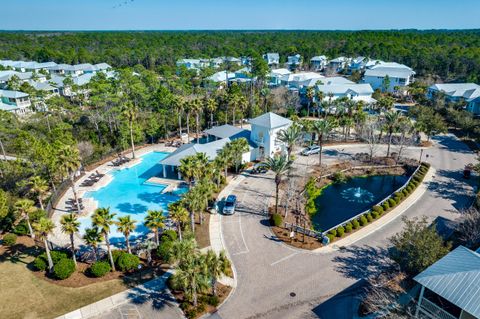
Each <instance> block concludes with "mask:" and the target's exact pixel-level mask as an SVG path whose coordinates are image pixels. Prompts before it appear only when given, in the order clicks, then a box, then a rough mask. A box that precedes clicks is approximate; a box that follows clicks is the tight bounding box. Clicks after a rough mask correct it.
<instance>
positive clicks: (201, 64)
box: [177, 59, 208, 70]
mask: <svg viewBox="0 0 480 319" xmlns="http://www.w3.org/2000/svg"><path fill="white" fill-rule="evenodd" d="M207 66H208V61H207V60H203V59H180V60H178V61H177V68H179V67H185V68H186V69H187V70H200V69H203V68H206V67H207Z"/></svg>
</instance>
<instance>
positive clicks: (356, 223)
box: [352, 219, 360, 229]
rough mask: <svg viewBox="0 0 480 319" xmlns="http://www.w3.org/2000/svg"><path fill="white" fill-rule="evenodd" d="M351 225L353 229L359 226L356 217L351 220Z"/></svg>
mask: <svg viewBox="0 0 480 319" xmlns="http://www.w3.org/2000/svg"><path fill="white" fill-rule="evenodd" d="M352 227H353V229H357V228H358V227H360V222H359V221H358V220H357V219H354V220H353V221H352Z"/></svg>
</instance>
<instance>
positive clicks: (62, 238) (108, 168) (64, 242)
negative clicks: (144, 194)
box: [49, 143, 182, 247]
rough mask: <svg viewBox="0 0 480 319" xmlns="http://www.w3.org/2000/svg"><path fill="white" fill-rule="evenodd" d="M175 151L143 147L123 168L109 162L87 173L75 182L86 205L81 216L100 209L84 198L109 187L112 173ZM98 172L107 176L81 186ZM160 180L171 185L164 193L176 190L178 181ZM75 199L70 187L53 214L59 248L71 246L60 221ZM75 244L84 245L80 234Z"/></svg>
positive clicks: (54, 233)
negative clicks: (155, 154)
mask: <svg viewBox="0 0 480 319" xmlns="http://www.w3.org/2000/svg"><path fill="white" fill-rule="evenodd" d="M175 150H176V148H174V147H168V146H165V144H163V143H162V144H154V145H149V146H146V147H143V148H140V149H138V150H136V151H135V156H136V158H135V159H133V160H131V161H130V162H128V163H125V164H123V165H121V166H118V167H115V166H113V165H112V163H111V161H109V162H107V163H104V164H102V165H100V166H98V167H96V168H95V169H93V170H91V171H86V172H85V175H84V176H82V177H81V178H80V179H78V180H77V181H76V182H75V188H76V191H77V195H78V198H82V200H83V205H84V209H83V210H82V212H81V214H80V216H82V217H84V216H90V215H91V214H92V213H93V212H94V211H95V209H97V208H98V202H97V201H96V200H95V199H93V198H87V197H85V198H84V196H85V194H86V193H88V192H94V191H97V190H99V189H100V188H102V187H105V186H107V185H108V184H109V183H110V182H111V181H112V180H113V176H112V175H111V174H110V173H111V172H113V171H117V170H122V169H126V168H130V167H133V166H135V165H137V164H139V163H140V162H141V161H142V158H141V157H140V156H142V155H144V154H147V153H150V152H169V153H170V152H173V151H175ZM125 156H126V157H128V158H132V154H131V153H129V154H125ZM96 172H98V173H100V174H105V176H103V177H102V178H101V179H100V180H99V181H98V182H96V183H95V184H94V185H92V186H81V184H82V183H83V182H84V181H85V180H86V179H88V178H89V177H90V175H91V174H95V173H96ZM159 180H161V181H162V182H161V184H164V185H165V184H168V185H169V186H167V188H165V190H164V191H163V192H167V191H172V190H174V189H175V188H173V187H174V186H173V185H174V183H173V182H177V181H173V180H166V179H161V178H159ZM149 181H150V180H149ZM165 181H168V182H169V183H167V182H165ZM181 182H182V181H178V183H179V184H180V183H181ZM158 183H160V182H158ZM170 185H172V186H171V187H170ZM167 189H168V190H167ZM73 198H74V196H73V191H72V188H71V187H69V188H68V190H67V191H66V192H65V194H64V195H63V196H62V198H60V200H59V201H58V203H57V205H56V207H55V208H54V212H53V214H52V221H53V222H54V223H55V225H56V227H55V229H54V230H53V234H52V235H51V236H50V237H49V240H50V241H51V242H52V243H53V244H55V245H57V246H62V247H65V246H70V238H69V236H67V235H65V234H64V233H62V230H61V226H60V219H61V218H62V215H65V214H67V213H69V210H68V205H67V203H66V202H67V201H68V200H69V199H73ZM75 244H76V245H77V246H79V244H83V240H82V238H81V237H80V236H79V235H78V234H76V237H75Z"/></svg>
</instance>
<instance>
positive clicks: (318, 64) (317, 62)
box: [310, 55, 328, 71]
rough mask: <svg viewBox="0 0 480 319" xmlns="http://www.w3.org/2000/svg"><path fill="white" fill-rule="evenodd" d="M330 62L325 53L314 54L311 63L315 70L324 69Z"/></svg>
mask: <svg viewBox="0 0 480 319" xmlns="http://www.w3.org/2000/svg"><path fill="white" fill-rule="evenodd" d="M327 63H328V59H327V57H326V56H324V55H318V56H314V57H313V58H311V59H310V65H311V67H312V69H313V70H314V71H322V70H323V69H324V68H325V67H326V66H327Z"/></svg>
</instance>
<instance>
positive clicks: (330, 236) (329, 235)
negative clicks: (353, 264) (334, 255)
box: [327, 233, 335, 243]
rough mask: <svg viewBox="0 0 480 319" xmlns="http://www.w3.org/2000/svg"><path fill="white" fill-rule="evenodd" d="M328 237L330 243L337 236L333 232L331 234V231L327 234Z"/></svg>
mask: <svg viewBox="0 0 480 319" xmlns="http://www.w3.org/2000/svg"><path fill="white" fill-rule="evenodd" d="M327 237H328V239H329V242H330V243H331V242H332V241H333V240H334V239H335V236H334V235H333V234H330V233H328V234H327Z"/></svg>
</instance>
